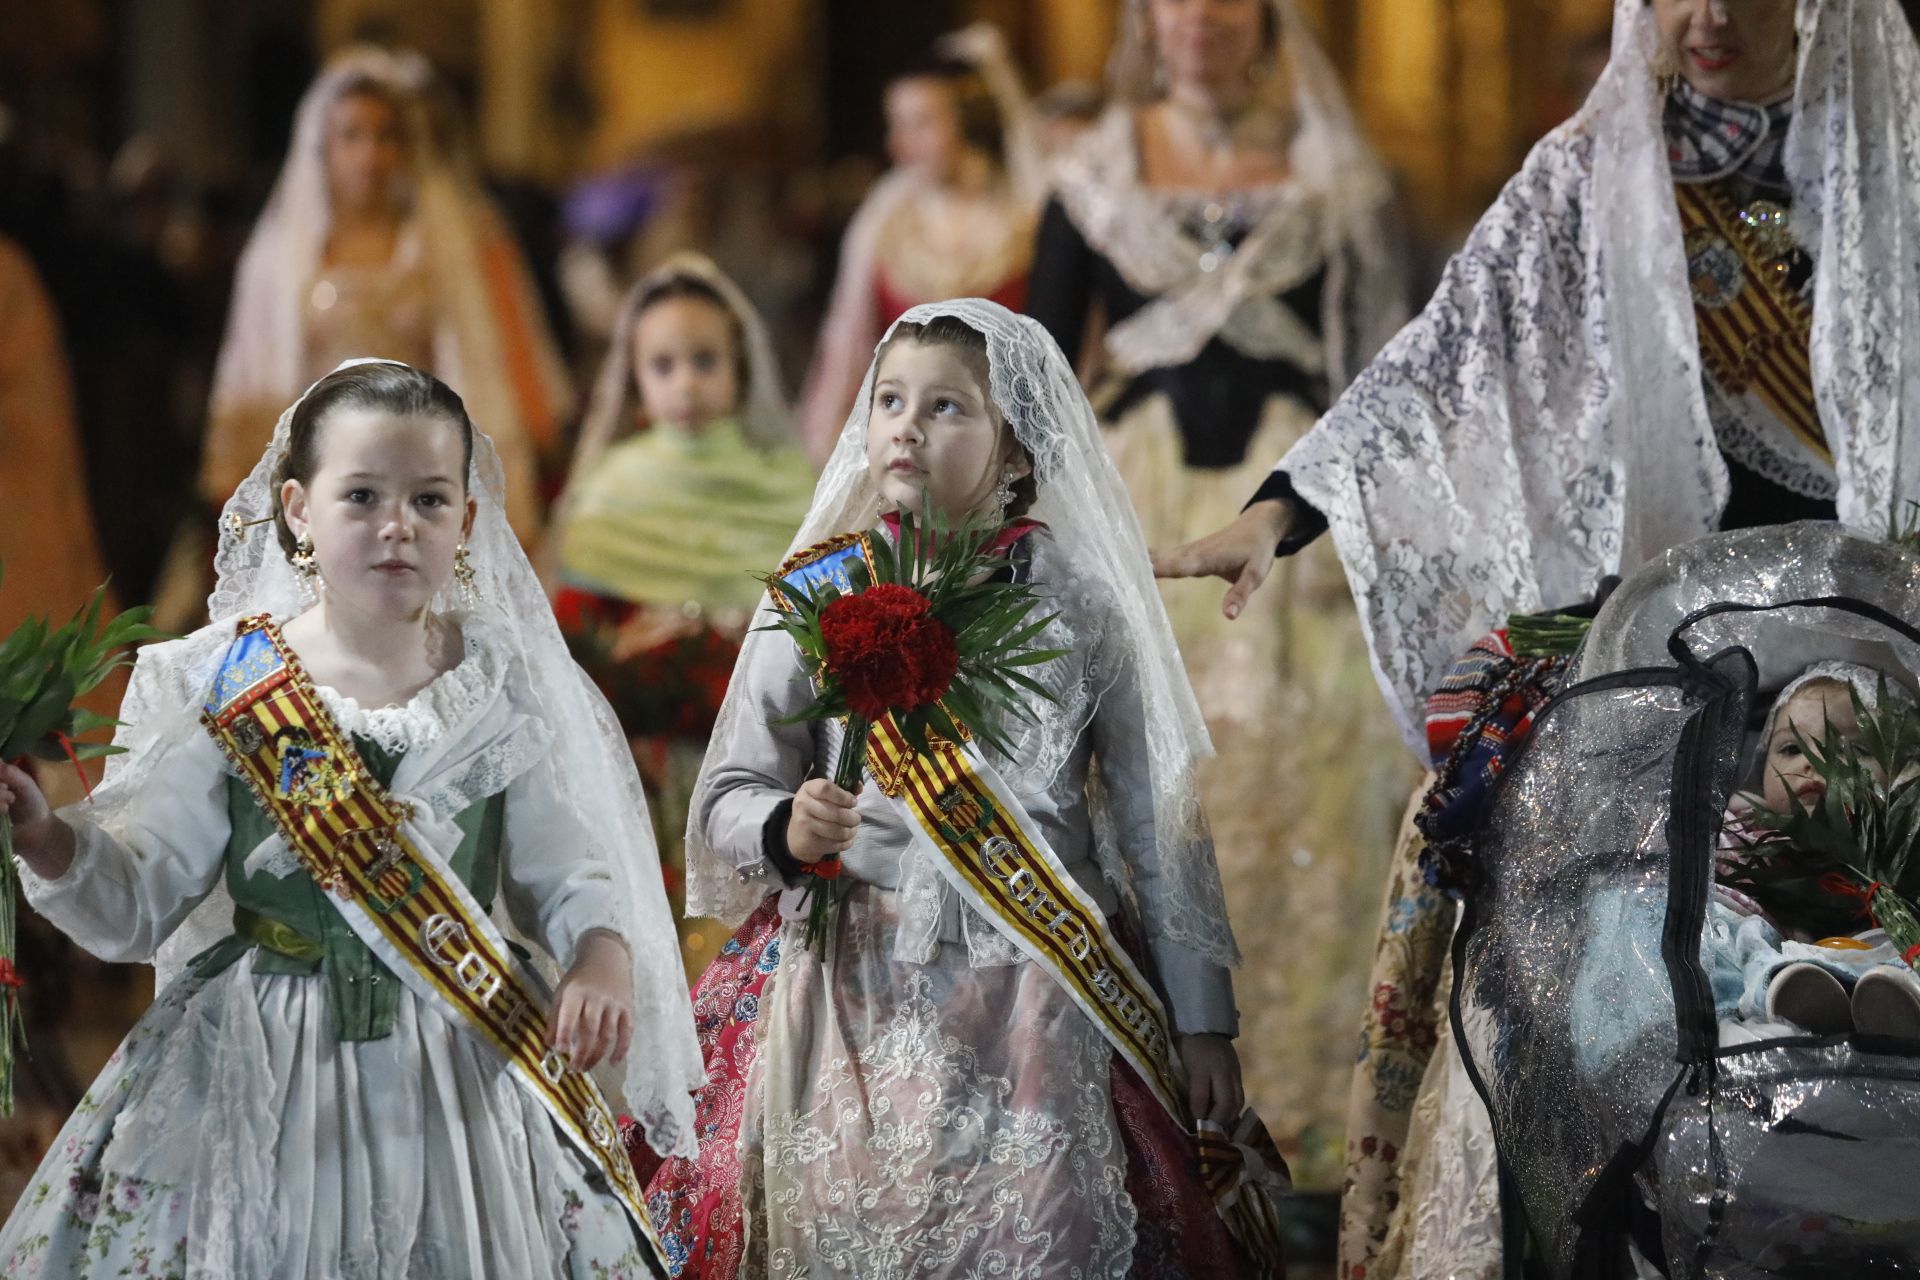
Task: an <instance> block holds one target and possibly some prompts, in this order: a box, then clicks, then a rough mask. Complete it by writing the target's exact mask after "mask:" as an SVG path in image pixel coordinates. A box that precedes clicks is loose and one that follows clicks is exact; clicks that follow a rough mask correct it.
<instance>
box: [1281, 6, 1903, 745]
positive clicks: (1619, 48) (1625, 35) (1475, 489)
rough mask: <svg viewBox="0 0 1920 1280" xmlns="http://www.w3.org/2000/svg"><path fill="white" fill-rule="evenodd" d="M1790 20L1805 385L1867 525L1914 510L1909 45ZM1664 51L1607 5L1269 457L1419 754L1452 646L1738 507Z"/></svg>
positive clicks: (1854, 22)
mask: <svg viewBox="0 0 1920 1280" xmlns="http://www.w3.org/2000/svg"><path fill="white" fill-rule="evenodd" d="M1796 21H1797V30H1798V37H1799V47H1798V60H1799V62H1798V74H1797V77H1796V80H1795V88H1794V97H1793V122H1792V125H1791V127H1790V131H1789V133H1788V135H1787V139H1786V167H1787V175H1788V177H1789V179H1790V180H1791V183H1792V186H1793V211H1792V218H1793V223H1792V225H1793V230H1794V234H1795V237H1796V239H1797V240H1798V241H1799V242H1800V243H1801V244H1802V245H1804V246H1806V248H1807V249H1808V251H1809V252H1810V253H1811V255H1812V257H1813V260H1814V263H1815V274H1814V290H1815V293H1814V318H1813V335H1812V362H1813V374H1814V388H1815V393H1816V398H1817V401H1818V405H1819V411H1820V420H1821V424H1822V426H1823V427H1824V429H1825V433H1826V437H1827V441H1828V444H1829V445H1830V446H1831V449H1832V453H1833V459H1834V468H1835V472H1836V475H1837V480H1838V495H1837V500H1838V507H1839V516H1840V519H1841V520H1842V521H1843V522H1846V523H1850V524H1855V525H1858V526H1860V527H1862V528H1863V529H1867V530H1871V531H1875V532H1878V531H1882V530H1884V529H1885V528H1886V527H1887V524H1888V521H1889V519H1890V518H1891V517H1892V515H1894V514H1895V512H1896V510H1897V508H1898V506H1899V504H1900V502H1901V500H1902V499H1903V498H1908V497H1913V496H1914V495H1916V494H1920V49H1917V48H1916V46H1915V41H1914V36H1913V33H1912V31H1911V30H1910V28H1909V27H1908V25H1907V20H1906V18H1905V16H1904V15H1903V14H1902V13H1901V11H1900V7H1899V5H1898V4H1897V3H1896V0H1799V3H1798V9H1797V19H1796ZM1656 47H1657V36H1656V32H1655V29H1654V22H1653V15H1652V13H1651V11H1650V9H1649V8H1648V7H1647V5H1646V4H1645V2H1644V0H1616V2H1615V8H1614V37H1613V58H1612V61H1611V62H1610V63H1609V64H1608V66H1607V70H1606V73H1605V74H1604V75H1603V76H1602V77H1601V80H1600V83H1599V84H1598V85H1597V86H1596V87H1595V89H1594V91H1593V93H1592V95H1591V96H1590V97H1589V98H1588V99H1587V102H1586V105H1585V106H1584V107H1582V109H1581V110H1580V112H1579V114H1578V115H1576V116H1575V117H1574V118H1573V119H1572V120H1570V121H1568V122H1567V123H1566V124H1564V125H1562V126H1561V127H1560V128H1559V129H1557V130H1555V131H1554V132H1553V133H1552V134H1550V135H1549V136H1548V137H1547V138H1546V140H1545V141H1543V142H1542V143H1541V144H1540V145H1539V146H1538V147H1536V148H1535V149H1534V151H1533V153H1532V155H1530V156H1529V157H1528V159H1527V162H1526V165H1525V167H1524V168H1523V169H1522V170H1521V172H1520V174H1519V176H1517V177H1516V178H1514V180H1513V181H1512V182H1511V183H1509V184H1508V186H1507V188H1506V190H1505V191H1504V192H1503V193H1502V194H1501V196H1500V198H1499V200H1498V201H1497V202H1496V204H1495V205H1494V207H1493V208H1492V209H1491V210H1490V211H1489V212H1488V213H1487V215H1486V216H1485V217H1484V218H1482V219H1481V221H1480V224H1479V225H1478V226H1477V227H1476V228H1475V229H1474V232H1473V235H1472V237H1471V238H1470V239H1469V241H1468V242H1467V245H1466V247H1465V248H1464V249H1463V250H1462V251H1461V253H1460V254H1459V255H1458V256H1457V257H1456V258H1455V259H1454V260H1453V262H1452V263H1451V264H1450V265H1449V266H1448V268H1447V272H1446V275H1445V277H1444V278H1443V280H1442V281H1441V284H1440V287H1439V289H1438V291H1437V292H1436V293H1435V295H1434V298H1433V300H1432V301H1431V302H1430V303H1429V304H1428V306H1427V308H1426V310H1425V311H1424V312H1423V313H1422V314H1421V315H1420V317H1419V318H1418V319H1416V320H1415V321H1414V322H1413V323H1412V324H1410V325H1409V326H1407V328H1406V329H1405V330H1404V331H1403V332H1402V333H1401V334H1400V336H1399V337H1398V338H1396V339H1395V340H1394V341H1393V342H1392V343H1391V344H1390V345H1389V346H1388V347H1387V349H1386V350H1385V351H1383V352H1382V353H1381V356H1380V358H1379V359H1378V360H1377V361H1375V363H1374V364H1373V365H1372V366H1370V367H1369V368H1368V369H1367V370H1366V371H1365V373H1363V374H1362V375H1361V377H1360V378H1359V379H1358V381H1356V382H1355V384H1354V385H1353V387H1352V388H1350V389H1349V390H1348V392H1347V394H1346V395H1345V397H1344V398H1343V399H1342V400H1341V401H1340V402H1339V403H1338V404H1336V405H1335V406H1334V408H1333V410H1332V411H1331V412H1330V413H1328V414H1327V416H1326V417H1325V418H1323V419H1322V420H1321V422H1320V424H1319V425H1318V427H1316V428H1315V430H1314V431H1313V432H1312V433H1311V434H1310V435H1309V436H1307V437H1306V438H1305V439H1304V440H1302V441H1301V442H1300V443H1299V444H1298V445H1296V446H1295V447H1294V448H1293V450H1292V451H1290V452H1289V453H1288V454H1287V456H1286V458H1284V459H1283V460H1282V461H1281V467H1282V468H1283V469H1284V470H1285V471H1286V472H1287V474H1288V475H1289V477H1290V478H1291V479H1292V481H1293V483H1294V486H1295V488H1296V489H1297V491H1298V492H1299V493H1300V495H1301V496H1302V497H1304V498H1305V499H1306V500H1307V501H1308V502H1310V503H1311V504H1312V505H1313V506H1314V507H1316V508H1317V509H1319V510H1320V511H1321V512H1323V513H1324V514H1325V515H1326V516H1327V519H1328V521H1329V523H1330V525H1331V528H1332V533H1333V537H1334V539H1335V543H1336V545H1337V547H1338V549H1339V552H1340V558H1341V560H1342V561H1343V562H1344V563H1345V565H1346V570H1347V576H1348V579H1349V582H1350V583H1351V585H1352V588H1353V593H1354V597H1355V599H1356V601H1357V602H1358V603H1359V606H1360V612H1361V618H1362V622H1363V623H1364V625H1365V627H1366V630H1367V635H1368V643H1369V645H1370V646H1371V649H1372V652H1373V659H1374V664H1375V668H1376V670H1377V672H1378V674H1379V676H1380V681H1381V684H1382V687H1383V688H1384V690H1385V691H1386V694H1387V697H1388V701H1389V702H1390V703H1391V704H1392V705H1393V707H1394V710H1395V714H1396V715H1397V716H1398V717H1399V719H1400V724H1401V728H1402V730H1403V732H1404V733H1405V734H1406V737H1407V740H1408V743H1409V744H1410V745H1413V746H1415V748H1416V750H1418V749H1420V744H1421V743H1422V742H1423V741H1424V739H1423V737H1422V732H1423V730H1422V723H1421V709H1422V706H1423V704H1424V700H1425V697H1426V694H1427V691H1428V690H1429V689H1431V688H1432V687H1433V685H1434V683H1435V681H1436V680H1437V679H1438V677H1439V675H1440V673H1441V672H1442V671H1443V670H1444V669H1445V665H1446V664H1447V663H1448V662H1449V661H1450V660H1451V659H1452V658H1453V656H1454V655H1456V654H1458V653H1460V652H1462V651H1464V650H1465V649H1466V647H1467V646H1468V645H1469V644H1471V643H1472V642H1473V641H1474V640H1475V639H1476V638H1477V637H1479V636H1480V635H1482V634H1484V633H1485V632H1486V631H1488V630H1490V629H1491V628H1493V627H1495V626H1498V625H1500V624H1501V623H1502V622H1503V621H1504V620H1505V618H1506V617H1507V615H1508V614H1509V613H1513V612H1528V611H1533V610H1537V609H1540V608H1542V607H1550V606H1560V605H1565V604H1568V603H1572V602H1575V601H1579V600H1583V599H1586V598H1587V597H1589V596H1590V595H1591V594H1592V593H1593V591H1594V588H1595V586H1596V584H1597V583H1598V582H1599V580H1600V579H1601V578H1602V577H1603V576H1604V575H1607V574H1611V573H1617V572H1622V571H1630V570H1632V569H1633V568H1634V567H1635V566H1637V565H1639V564H1641V563H1642V562H1643V561H1645V560H1646V559H1647V558H1648V557H1649V556H1652V555H1655V554H1658V553H1659V552H1661V551H1663V550H1665V549H1666V548H1669V547H1672V546H1675V545H1677V544H1679V543H1681V542H1685V541H1686V540H1688V539H1689V538H1693V537H1696V536H1698V535H1700V534H1703V533H1706V532H1708V531H1710V530H1711V529H1712V528H1713V527H1714V525H1715V522H1716V521H1717V519H1718V516H1719V513H1720V511H1721V510H1722V508H1723V507H1724V506H1725V504H1726V501H1727V497H1728V478H1727V470H1726V465H1725V463H1724V461H1723V459H1722V456H1721V452H1720V449H1719V448H1718V446H1717V445H1716V440H1715V434H1714V429H1713V424H1712V421H1711V419H1710V417H1709V411H1708V406H1707V402H1706V393H1705V391H1704V389H1703V386H1702V380H1701V361H1700V353H1699V342H1698V337H1697V331H1696V326H1695V320H1694V303H1693V298H1692V294H1691V290H1690V287H1689V281H1688V268H1687V261H1686V254H1685V252H1684V249H1683V246H1682V237H1681V229H1680V219H1679V214H1678V212H1677V209H1676V205H1675V200H1674V184H1673V177H1672V175H1671V173H1670V171H1669V166H1668V157H1667V151H1666V147H1665V145H1664V142H1663V138H1662V133H1661V111H1662V105H1663V103H1664V100H1665V93H1664V89H1663V86H1662V85H1661V84H1660V83H1659V80H1658V76H1657V74H1656V71H1655V65H1654V64H1655V56H1656V55H1655V50H1656Z"/></svg>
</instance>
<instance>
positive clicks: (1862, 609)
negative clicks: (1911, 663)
mask: <svg viewBox="0 0 1920 1280" xmlns="http://www.w3.org/2000/svg"><path fill="white" fill-rule="evenodd" d="M1783 609H1834V610H1838V611H1839V612H1842V613H1851V614H1854V615H1856V616H1858V617H1862V618H1865V619H1867V620H1868V621H1870V622H1877V623H1879V624H1880V625H1881V626H1883V627H1886V628H1887V629H1888V630H1890V631H1894V632H1897V633H1898V634H1900V635H1902V636H1905V637H1906V638H1907V639H1908V640H1911V641H1912V642H1913V643H1914V644H1916V645H1920V628H1916V627H1914V626H1913V624H1912V623H1909V622H1907V621H1906V620H1905V619H1903V618H1901V617H1900V616H1898V615H1897V614H1894V613H1890V612H1888V611H1887V610H1885V609H1882V608H1881V607H1880V606H1879V605H1877V604H1869V603H1867V602H1866V601H1865V600H1858V599H1855V598H1854V597H1853V596H1806V597H1803V598H1801V599H1798V600H1781V601H1778V602H1777V603H1774V604H1747V603H1745V602H1743V601H1737V600H1723V601H1721V602H1719V603H1717V604H1710V605H1704V606H1702V607H1701V608H1698V609H1695V610H1694V611H1693V612H1692V613H1690V614H1688V615H1687V616H1686V617H1684V618H1682V619H1681V620H1680V625H1679V626H1677V627H1675V628H1674V629H1673V634H1672V635H1670V636H1668V637H1667V652H1668V653H1670V654H1672V655H1673V657H1674V660H1675V661H1677V662H1679V663H1680V664H1681V665H1682V666H1683V667H1685V668H1687V670H1688V671H1689V672H1691V673H1692V674H1694V675H1696V676H1698V677H1700V678H1701V679H1704V680H1706V681H1708V682H1710V683H1719V682H1720V681H1721V680H1722V679H1723V677H1721V676H1719V675H1718V674H1716V673H1715V672H1714V671H1713V670H1712V669H1711V668H1710V667H1709V665H1708V663H1707V662H1704V661H1702V660H1701V659H1700V657H1699V655H1697V654H1696V653H1694V651H1693V649H1692V648H1691V647H1690V646H1689V645H1688V644H1687V642H1686V639H1685V635H1686V632H1687V631H1689V630H1691V629H1692V628H1693V627H1694V626H1695V625H1696V624H1698V623H1701V622H1704V621H1706V620H1707V619H1708V618H1713V617H1718V616H1720V615H1721V614H1727V613H1775V612H1778V611H1780V610H1783Z"/></svg>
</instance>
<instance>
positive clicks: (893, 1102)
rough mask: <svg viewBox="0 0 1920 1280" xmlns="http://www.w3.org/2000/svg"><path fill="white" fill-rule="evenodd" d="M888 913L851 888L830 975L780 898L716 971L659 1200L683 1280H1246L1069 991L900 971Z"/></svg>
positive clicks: (1017, 969) (1153, 1105) (654, 1186)
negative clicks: (968, 1277)
mask: <svg viewBox="0 0 1920 1280" xmlns="http://www.w3.org/2000/svg"><path fill="white" fill-rule="evenodd" d="M893 897H894V895H893V894H892V893H890V892H888V891H886V890H881V889H876V888H874V887H872V886H869V885H860V886H857V887H856V888H855V889H854V890H853V892H852V893H851V894H849V896H848V898H847V899H846V904H845V909H844V910H843V912H842V915H841V918H840V922H839V927H838V930H837V932H836V934H835V936H834V938H833V939H832V942H831V944H830V945H831V948H832V950H831V951H830V955H831V957H832V963H831V965H830V966H828V965H823V964H822V963H821V962H820V960H819V959H818V957H816V956H814V955H813V954H812V953H810V952H808V951H807V950H805V948H804V947H802V946H801V944H800V941H799V928H798V926H792V927H787V926H783V924H782V922H781V920H780V918H779V915H778V911H777V899H774V898H769V899H768V900H767V902H766V903H765V904H763V905H762V906H761V907H760V909H759V910H758V911H757V912H755V913H754V915H753V916H752V917H751V918H749V919H748V920H747V922H746V923H745V924H744V925H743V926H741V928H740V930H739V931H738V932H737V933H735V935H734V936H733V938H732V939H731V940H730V941H729V942H728V943H727V944H726V945H725V946H724V947H723V948H722V950H721V953H720V955H719V956H718V957H717V958H716V959H715V960H714V962H713V964H712V966H710V967H709V968H708V969H707V971H706V973H705V974H704V975H703V976H702V977H701V979H700V982H699V984H698V985H697V986H696V988H695V991H694V1014H695V1021H696V1025H697V1028H698V1030H699V1033H700V1038H701V1044H702V1047H703V1050H704V1052H705V1054H706V1059H707V1065H708V1083H707V1087H706V1089H705V1090H704V1091H703V1093H702V1095H701V1097H700V1099H699V1102H698V1107H697V1111H696V1126H697V1130H698V1135H699V1139H700V1143H701V1151H700V1155H699V1156H698V1157H697V1158H695V1159H693V1160H670V1161H667V1162H666V1163H665V1164H664V1165H662V1166H660V1167H659V1168H658V1171H657V1172H655V1173H653V1176H652V1180H651V1185H650V1187H649V1208H650V1209H651V1211H652V1214H653V1219H654V1223H655V1225H656V1226H657V1227H658V1228H659V1230H660V1232H661V1234H662V1236H663V1237H664V1239H665V1241H666V1245H667V1250H668V1254H669V1258H670V1260H671V1263H672V1266H673V1273H674V1275H675V1276H676V1277H701V1278H703V1280H723V1278H724V1280H732V1278H733V1277H738V1276H753V1277H759V1276H780V1277H789V1276H827V1275H859V1276H862V1277H910V1276H934V1275H950V1274H952V1275H957V1274H973V1273H974V1272H975V1271H979V1272H981V1273H986V1274H993V1275H1004V1276H1011V1277H1047V1278H1049V1280H1051V1278H1052V1277H1092V1276H1129V1275H1131V1276H1140V1277H1152V1278H1155V1280H1176V1278H1178V1277H1188V1276H1192V1277H1202V1276H1204V1277H1208V1278H1209V1280H1216V1278H1224V1277H1232V1276H1236V1275H1242V1274H1248V1272H1247V1270H1246V1267H1245V1266H1244V1264H1243V1262H1242V1260H1241V1257H1240V1255H1239V1253H1238V1252H1237V1250H1236V1248H1235V1246H1234V1244H1233V1242H1232V1239H1231V1237H1229V1236H1228V1234H1227V1232H1226V1229H1225V1227H1224V1225H1223V1224H1222V1223H1221V1221H1220V1219H1219V1216H1218V1215H1217V1214H1216V1213H1215V1212H1214V1210H1213V1205H1212V1200H1211V1199H1210V1197H1209V1196H1208V1194H1207V1191H1206V1188H1205V1187H1204V1185H1203V1184H1202V1183H1201V1181H1200V1176H1199V1171H1198V1167H1197V1165H1196V1164H1195V1162H1194V1159H1193V1156H1192V1148H1191V1145H1190V1143H1189V1142H1188V1141H1187V1139H1186V1138H1185V1136H1184V1135H1183V1134H1182V1133H1181V1132H1180V1130H1179V1128H1178V1127H1177V1126H1176V1125H1175V1124H1174V1123H1173V1121H1172V1120H1171V1119H1169V1118H1168V1117H1167V1115H1166V1114H1165V1112H1164V1111H1163V1110H1162V1109H1161V1108H1160V1106H1159V1104H1158V1103H1157V1102H1156V1101H1154V1099H1153V1097H1152V1095H1151V1094H1150V1093H1149V1092H1148V1090H1147V1088H1146V1086H1145V1085H1144V1084H1142V1083H1141V1082H1140V1080H1139V1079H1138V1077H1137V1076H1135V1075H1134V1074H1133V1072H1132V1071H1131V1069H1129V1068H1128V1067H1126V1066H1125V1065H1124V1063H1122V1062H1120V1061H1119V1060H1117V1059H1116V1058H1115V1056H1114V1054H1113V1053H1112V1051H1111V1049H1110V1048H1109V1047H1108V1046H1107V1044H1106V1042H1105V1041H1104V1040H1103V1039H1102V1038H1101V1037H1100V1035H1099V1033H1098V1032H1097V1031H1096V1030H1095V1029H1094V1028H1093V1026H1092V1024H1091V1023H1090V1022H1088V1021H1087V1019H1086V1018H1085V1017H1084V1016H1083V1015H1082V1014H1081V1013H1080V1012H1079V1010H1078V1009H1077V1008H1076V1007H1074V1006H1073V1005H1072V1003H1071V1001H1070V1000H1069V999H1068V998H1067V997H1066V995H1065V994H1064V992H1062V991H1060V989H1059V988H1058V986H1057V985H1056V984H1055V983H1054V982H1053V981H1052V979H1050V978H1049V977H1047V975H1046V974H1045V973H1044V972H1043V971H1041V970H1040V969H1038V968H1037V967H1035V966H1033V965H1031V964H1026V963H1018V964H1011V965H1004V966H994V967H984V968H973V967H971V966H970V965H969V963H968V961H967V958H966V955H965V948H964V947H957V948H948V949H946V951H943V953H942V956H941V958H940V959H938V960H936V961H935V962H934V963H932V964H926V965H918V964H907V963H903V962H899V961H896V960H894V959H893V958H892V947H893V938H894V925H895V923H896V920H895V917H894V915H893ZM947 952H957V953H958V954H957V955H951V956H950V955H948V954H947ZM829 973H831V974H833V975H834V979H835V980H834V981H833V982H832V983H831V984H829V982H828V975H829ZM639 1149H640V1148H638V1147H636V1152H638V1151H639ZM640 1159H641V1161H642V1162H643V1163H642V1169H643V1172H645V1171H647V1170H648V1169H650V1167H651V1166H650V1164H649V1163H646V1162H645V1157H644V1155H641V1156H640Z"/></svg>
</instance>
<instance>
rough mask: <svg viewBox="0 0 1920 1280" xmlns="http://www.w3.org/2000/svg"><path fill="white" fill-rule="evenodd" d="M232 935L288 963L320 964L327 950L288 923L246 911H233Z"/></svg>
mask: <svg viewBox="0 0 1920 1280" xmlns="http://www.w3.org/2000/svg"><path fill="white" fill-rule="evenodd" d="M233 931H234V932H235V933H237V934H239V935H240V936H241V937H243V938H246V939H248V940H249V941H251V942H252V943H254V944H255V945H256V946H260V947H264V948H266V949H267V950H268V951H271V952H273V953H274V954H276V955H282V956H285V957H287V959H289V960H318V959H320V958H321V957H322V956H324V955H326V954H327V949H326V948H325V947H323V946H321V945H320V944H319V943H317V942H315V941H314V940H313V939H312V938H309V937H308V936H307V935H306V934H304V933H302V932H300V931H299V930H298V929H296V928H294V927H293V926H292V925H290V924H287V923H286V922H285V921H281V920H275V919H273V918H272V917H270V916H263V915H260V914H258V913H256V912H252V911H249V910H247V909H246V908H245V907H235V908H234V909H233Z"/></svg>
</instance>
